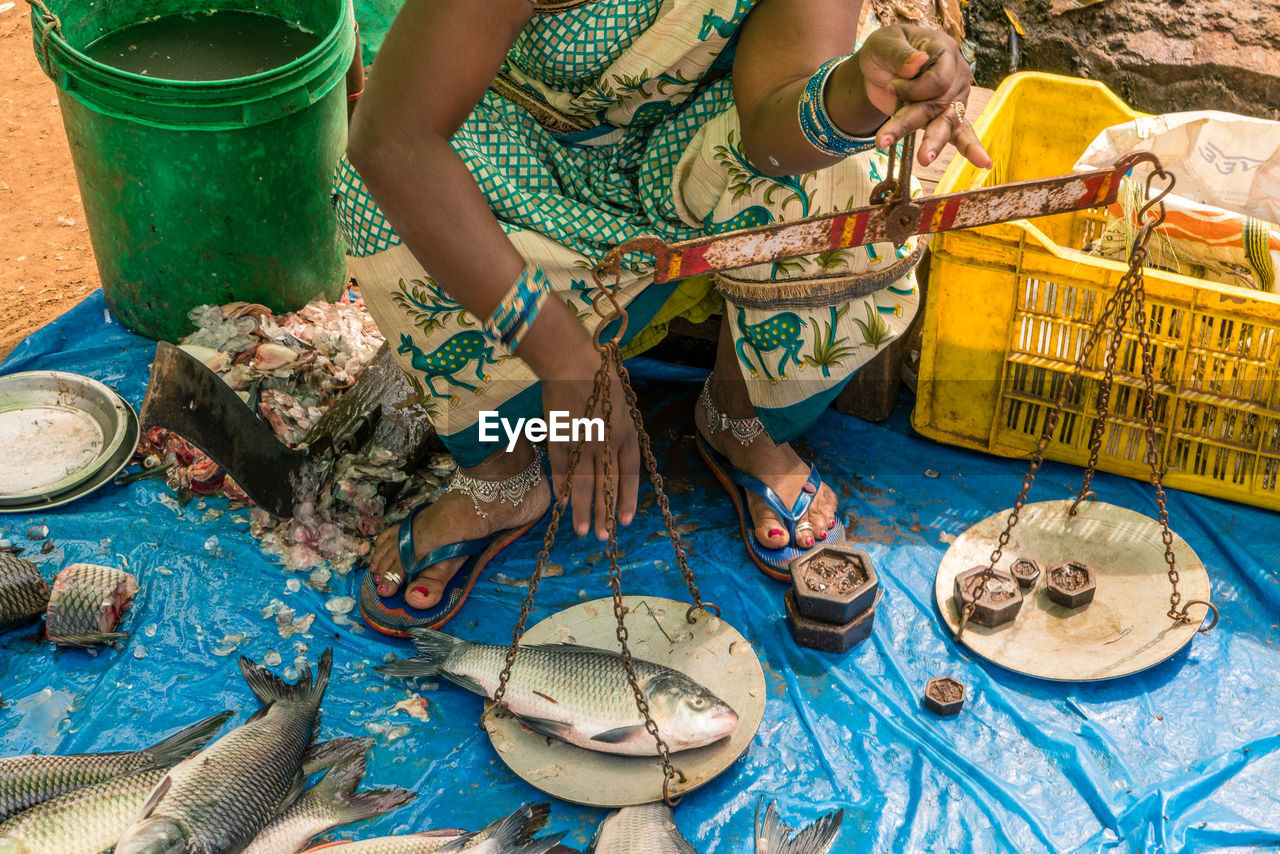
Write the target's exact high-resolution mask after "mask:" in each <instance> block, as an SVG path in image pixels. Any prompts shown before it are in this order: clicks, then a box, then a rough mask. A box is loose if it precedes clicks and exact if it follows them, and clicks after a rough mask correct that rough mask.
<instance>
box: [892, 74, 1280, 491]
mask: <svg viewBox="0 0 1280 854" xmlns="http://www.w3.org/2000/svg"><path fill="white" fill-rule="evenodd" d="M1138 115H1141V114H1140V113H1137V112H1135V111H1133V110H1132V109H1130V108H1129V107H1128V106H1127V105H1125V104H1124V103H1123V102H1122V101H1120V99H1118V98H1117V97H1116V96H1115V95H1114V94H1112V93H1111V91H1110V90H1108V89H1107V88H1106V87H1105V86H1103V85H1102V84H1100V83H1096V82H1093V81H1087V80H1079V79H1075V78H1071V77H1059V76H1056V75H1050V74H1035V73H1024V74H1015V75H1013V76H1011V77H1010V78H1008V79H1007V80H1006V81H1005V82H1004V83H1003V84H1002V85H1001V86H1000V89H999V90H998V91H997V92H996V94H995V97H994V98H993V99H992V101H991V104H990V105H989V106H988V108H987V110H986V112H985V113H984V114H983V116H982V117H981V118H980V119H979V120H978V122H977V124H976V129H977V132H978V135H979V136H980V137H981V139H982V141H983V144H984V145H985V146H986V148H987V151H989V152H990V153H991V156H992V158H993V159H994V160H995V168H993V169H992V170H990V172H984V171H983V170H979V169H976V168H974V167H973V166H972V165H971V164H969V163H968V162H967V161H965V160H964V159H963V158H961V157H957V158H956V159H955V161H954V162H953V163H952V164H951V166H950V168H949V169H948V170H947V171H946V174H945V175H943V178H942V182H941V184H940V185H939V186H938V190H937V191H938V192H939V193H951V192H956V191H959V190H967V189H976V188H978V187H984V186H990V185H994V184H1001V183H1006V182H1009V181H1022V180H1030V179H1034V178H1047V177H1052V176H1054V175H1062V174H1066V173H1068V172H1070V171H1071V167H1072V165H1073V164H1074V163H1075V161H1076V159H1077V158H1078V157H1079V155H1080V154H1081V153H1082V152H1083V151H1084V149H1085V147H1086V146H1087V145H1088V144H1089V143H1090V142H1091V141H1092V140H1093V139H1094V137H1095V136H1097V134H1098V133H1099V132H1100V131H1102V130H1103V129H1104V128H1106V127H1108V126H1110V125H1115V124H1120V123H1123V122H1126V121H1129V120H1131V119H1133V118H1134V117H1136V116H1138ZM1105 221H1106V217H1105V215H1104V214H1103V212H1102V211H1100V210H1099V211H1083V212H1078V213H1071V214H1059V215H1056V216H1050V217H1039V218H1036V219H1032V220H1019V221H1017V222H1012V223H1004V224H1001V225H994V226H987V227H984V228H977V229H970V230H967V231H954V232H948V233H945V234H940V235H937V236H936V237H935V238H934V240H933V244H932V254H933V259H932V262H931V263H930V266H929V286H928V291H927V299H926V303H925V309H924V311H925V314H924V321H923V323H924V338H923V345H922V352H921V354H920V355H921V365H920V373H919V384H918V389H917V398H916V405H915V409H914V411H913V413H912V424H913V426H914V427H915V429H916V430H917V431H919V432H920V433H921V434H923V435H925V436H928V437H930V438H932V439H935V440H937V441H940V442H945V443H947V444H952V445H960V446H962V447H966V448H972V449H976V450H982V451H988V452H990V453H993V454H998V455H1001V456H1006V457H1023V458H1029V457H1030V456H1031V454H1032V453H1034V451H1035V447H1036V444H1037V442H1038V441H1039V438H1040V433H1041V431H1042V430H1043V427H1044V419H1045V417H1046V415H1047V413H1048V412H1049V411H1050V410H1051V409H1052V407H1053V405H1054V402H1055V401H1056V399H1057V396H1058V394H1059V392H1060V390H1061V388H1062V384H1063V383H1064V382H1065V380H1066V377H1067V376H1068V375H1069V373H1070V371H1071V368H1072V366H1073V365H1074V363H1075V361H1076V358H1077V357H1078V355H1079V352H1080V348H1081V346H1082V345H1083V342H1084V340H1085V338H1086V336H1087V334H1088V332H1089V330H1090V329H1091V327H1092V326H1093V323H1094V321H1095V320H1096V318H1097V316H1098V312H1099V311H1101V309H1102V306H1103V305H1104V303H1105V302H1106V300H1107V298H1108V297H1109V296H1110V295H1111V294H1112V293H1114V291H1115V288H1116V286H1117V284H1118V283H1119V280H1120V277H1121V275H1123V273H1124V271H1125V265H1123V264H1119V263H1115V262H1113V261H1107V260H1104V259H1101V258H1096V257H1093V256H1090V255H1086V254H1085V253H1084V252H1082V251H1079V250H1080V249H1081V248H1082V247H1083V246H1085V245H1086V244H1087V243H1089V242H1090V241H1091V240H1093V239H1094V238H1095V237H1096V236H1097V235H1098V233H1099V232H1100V230H1101V227H1102V226H1103V225H1104V224H1105ZM1146 292H1147V313H1148V331H1149V334H1150V336H1151V341H1152V345H1153V350H1154V353H1155V364H1156V370H1155V379H1156V394H1157V403H1156V426H1157V430H1158V432H1159V442H1160V450H1161V453H1162V454H1163V456H1162V459H1163V460H1164V465H1165V471H1166V474H1165V477H1164V483H1165V485H1167V486H1170V487H1175V488H1178V489H1185V490H1188V491H1190V492H1198V493H1202V494H1205V495H1212V496H1216V497H1219V498H1228V499H1232V500H1235V501H1241V502H1245V503H1248V504H1255V505H1258V506H1261V507H1268V508H1272V509H1280V393H1278V387H1280V384H1277V382H1276V379H1277V373H1278V372H1280V366H1278V360H1280V297H1277V296H1276V295H1274V294H1269V293H1260V292H1257V291H1250V290H1245V289H1242V288H1236V287H1232V286H1229V285H1219V284H1215V283H1212V282H1206V281H1203V280H1200V279H1195V278H1189V277H1187V276H1179V275H1175V274H1171V273H1164V272H1159V271H1155V270H1148V271H1147V273H1146ZM1105 344H1106V340H1105V339H1103V340H1102V341H1099V342H1098V344H1097V345H1096V346H1095V347H1094V352H1093V354H1092V356H1091V363H1090V364H1089V365H1088V366H1087V368H1086V371H1085V374H1084V377H1083V379H1082V381H1081V383H1080V385H1079V387H1078V389H1077V392H1076V393H1075V395H1074V396H1073V398H1074V399H1073V400H1070V401H1068V404H1067V411H1066V412H1065V413H1064V415H1063V418H1062V419H1061V421H1060V423H1059V427H1058V429H1057V431H1056V435H1055V436H1054V437H1053V441H1052V442H1051V443H1050V444H1049V447H1048V449H1047V452H1046V456H1047V457H1048V458H1050V459H1054V460H1060V461H1063V462H1070V463H1076V464H1079V465H1084V464H1085V463H1086V462H1088V456H1089V437H1090V434H1091V432H1092V430H1093V425H1094V422H1095V421H1096V418H1097V409H1096V407H1095V402H1096V399H1097V392H1098V381H1099V378H1100V377H1101V375H1102V366H1103V357H1104V354H1105V352H1106V347H1105ZM1141 388H1142V375H1141V352H1140V350H1139V348H1138V344H1137V335H1136V330H1135V327H1134V326H1133V323H1132V318H1129V320H1128V324H1127V328H1126V330H1125V334H1124V338H1123V341H1122V344H1121V346H1120V350H1119V354H1118V357H1117V360H1116V371H1115V386H1114V389H1113V391H1112V396H1111V404H1110V412H1109V415H1108V418H1107V422H1106V427H1105V432H1104V434H1103V438H1102V451H1101V453H1100V454H1099V457H1098V467H1099V468H1100V469H1102V470H1104V471H1109V472H1114V473H1117V474H1122V475H1127V476H1129V477H1136V478H1142V479H1146V478H1148V477H1149V469H1148V468H1147V466H1146V463H1145V462H1144V459H1143V458H1144V454H1145V452H1146V444H1145V434H1144V432H1143V420H1142V408H1141V400H1142V397H1141Z"/></svg>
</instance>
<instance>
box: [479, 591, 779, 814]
mask: <svg viewBox="0 0 1280 854" xmlns="http://www.w3.org/2000/svg"><path fill="white" fill-rule="evenodd" d="M622 599H623V602H624V603H625V605H626V607H627V609H628V610H627V618H626V620H627V631H628V632H629V637H628V640H627V643H628V646H629V647H630V649H631V654H632V655H633V656H634V657H636V658H641V659H645V660H646V661H651V662H653V663H655V664H662V665H665V666H667V667H670V668H672V669H673V670H678V671H680V672H681V673H684V674H685V675H687V676H689V677H690V678H691V679H694V680H695V681H697V682H699V683H701V684H702V685H704V686H706V687H707V688H708V689H709V690H710V691H711V692H712V693H714V694H715V695H716V696H717V697H719V698H720V699H722V700H724V701H725V702H726V703H728V704H729V705H730V706H732V707H733V709H734V711H736V712H737V713H738V728H737V729H736V730H735V731H734V733H733V735H731V736H730V737H729V738H726V739H721V740H720V741H718V742H716V743H715V744H710V745H707V746H706V747H699V748H696V749H694V750H682V751H680V752H679V753H673V754H671V764H672V765H674V766H675V767H676V768H677V769H679V770H680V771H682V772H683V773H684V775H685V776H686V777H687V778H688V781H687V782H685V783H683V784H680V785H678V786H677V787H675V793H684V792H689V791H692V790H693V789H696V788H698V787H699V786H701V785H703V784H704V783H706V782H707V781H709V780H711V779H713V778H714V777H715V776H716V775H718V774H719V773H720V772H721V771H723V770H725V769H726V768H728V767H729V766H730V765H732V764H733V763H734V761H735V760H737V758H738V757H739V756H741V755H742V753H743V751H745V750H746V749H747V745H749V744H750V743H751V739H752V738H754V737H755V734H756V730H757V729H758V728H759V726H760V721H761V720H762V719H763V718H764V700H765V683H764V671H763V670H762V669H761V668H760V659H759V658H758V657H757V656H756V652H755V650H754V649H753V648H752V647H751V644H750V643H748V642H747V641H746V640H745V639H744V638H743V637H742V635H740V634H739V633H738V632H737V631H735V630H734V628H733V627H732V626H730V625H729V624H728V623H726V622H724V621H723V620H721V619H719V618H717V617H713V616H711V615H710V614H706V613H704V612H702V611H699V612H697V614H696V618H697V622H696V623H694V624H693V625H690V624H689V623H687V622H685V612H686V611H687V610H688V608H689V604H688V603H687V602H676V601H674V600H672V599H662V598H658V597H653V596H624V597H622ZM617 628H618V623H617V619H616V618H615V617H614V615H613V600H612V599H596V600H595V601H592V602H583V603H582V604H581V605H575V606H574V607H572V608H568V609H566V610H564V611H561V612H559V613H558V614H553V615H552V616H550V617H548V618H547V619H545V620H543V621H542V622H540V623H538V624H537V625H536V626H534V627H533V628H531V629H529V630H528V631H527V632H525V635H524V641H523V643H526V644H538V643H565V642H569V639H570V638H572V642H573V643H577V644H580V645H582V646H594V647H599V648H601V649H617V648H618V639H617V635H616V634H615V633H616V632H617ZM664 632H665V636H664ZM668 637H670V638H671V640H668V639H667V638H668ZM673 641H674V642H673ZM627 690H628V691H630V690H631V689H630V688H629V687H628V689H627ZM485 705H486V708H487V707H488V706H490V705H492V704H491V703H486V704H485ZM485 729H486V730H488V732H489V738H490V739H491V740H492V742H493V746H494V749H495V750H497V752H498V756H499V757H501V759H502V761H503V762H505V763H506V764H507V766H508V767H510V768H511V770H512V771H514V772H515V773H516V774H518V775H519V776H520V777H521V778H522V779H523V780H524V781H525V782H527V783H529V784H530V785H531V786H533V787H535V788H537V789H541V790H542V791H544V792H546V793H547V794H548V795H552V796H554V797H557V798H560V799H561V800H565V801H570V802H572V803H575V804H585V805H587V806H596V807H625V806H633V805H635V804H647V803H652V802H654V801H660V800H662V782H663V777H662V764H661V759H660V758H659V757H657V756H616V755H613V754H609V753H599V752H596V751H594V750H586V749H584V748H581V747H577V746H576V745H572V744H567V743H565V742H563V741H557V740H556V739H552V738H547V737H546V736H542V735H537V734H536V733H532V732H529V731H528V730H526V729H524V728H523V727H522V726H520V724H519V723H517V722H516V721H515V720H514V719H513V718H512V717H511V716H510V715H508V714H506V713H505V712H495V713H494V714H491V715H489V716H488V718H486V719H485ZM677 779H678V778H677Z"/></svg>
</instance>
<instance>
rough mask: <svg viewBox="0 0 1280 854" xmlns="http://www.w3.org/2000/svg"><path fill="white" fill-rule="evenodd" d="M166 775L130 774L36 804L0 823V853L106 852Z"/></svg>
mask: <svg viewBox="0 0 1280 854" xmlns="http://www.w3.org/2000/svg"><path fill="white" fill-rule="evenodd" d="M168 773H169V769H167V768H156V769H154V770H150V771H135V772H134V773H132V774H126V775H124V776H123V777H116V778H114V779H111V780H105V781H103V782H101V783H95V784H94V785H92V786H86V787H85V788H83V789H76V790H75V791H73V792H67V793H66V794H65V795H59V796H58V797H56V798H52V799H50V800H47V801H45V802H43V803H41V804H37V805H36V806H34V807H32V808H31V809H29V810H26V811H24V812H21V813H19V814H18V815H16V816H14V817H13V818H11V819H9V820H8V821H6V822H5V823H4V824H0V854H45V852H52V851H56V852H58V854H101V852H103V851H108V850H110V848H111V846H112V845H115V844H116V840H117V839H119V838H120V834H122V833H124V831H125V829H126V828H127V827H128V826H129V825H130V824H132V823H133V819H134V817H135V816H136V815H137V814H138V810H139V808H141V807H142V805H143V804H145V803H146V802H147V797H148V796H149V795H150V794H151V791H152V789H154V788H155V787H156V785H157V784H158V783H159V782H160V781H161V780H163V779H164V778H165V775H166V774H168Z"/></svg>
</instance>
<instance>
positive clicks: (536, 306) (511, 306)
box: [481, 267, 551, 352]
mask: <svg viewBox="0 0 1280 854" xmlns="http://www.w3.org/2000/svg"><path fill="white" fill-rule="evenodd" d="M550 295H551V281H550V280H549V279H548V278H547V275H546V273H543V272H542V271H541V270H539V269H537V268H531V267H525V268H524V269H523V270H521V271H520V276H519V278H517V279H516V280H515V283H514V284H512V285H511V288H510V289H509V290H508V291H507V292H506V294H505V295H504V296H503V297H502V301H501V302H500V303H498V307H497V308H496V309H494V311H493V314H491V315H490V316H489V319H488V320H486V321H485V322H484V323H483V324H481V329H482V331H483V332H484V335H485V337H486V338H488V339H489V340H490V341H493V342H494V343H495V344H501V345H502V346H503V347H506V348H507V349H508V350H509V351H512V352H514V351H515V349H516V348H517V347H519V346H520V342H521V341H522V340H524V336H525V334H526V333H528V331H529V327H531V326H532V325H533V321H534V320H536V319H537V317H538V312H540V311H542V306H543V305H545V304H546V301H547V298H548V297H549V296H550Z"/></svg>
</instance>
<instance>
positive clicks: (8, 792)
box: [0, 712, 231, 821]
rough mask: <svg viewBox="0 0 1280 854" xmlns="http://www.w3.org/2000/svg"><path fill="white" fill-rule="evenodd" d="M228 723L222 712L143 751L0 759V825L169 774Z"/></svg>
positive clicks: (228, 715) (228, 713) (229, 715)
mask: <svg viewBox="0 0 1280 854" xmlns="http://www.w3.org/2000/svg"><path fill="white" fill-rule="evenodd" d="M229 717H231V712H222V713H221V714H217V715H214V716H213V717H211V718H205V719H204V720H202V721H200V722H199V723H196V724H192V725H191V726H189V727H187V728H186V729H184V730H183V731H182V732H180V733H177V734H176V735H173V736H170V737H169V738H166V739H165V740H164V741H162V742H160V743H159V744H156V745H153V746H151V747H149V748H147V749H146V750H133V751H129V752H125V753H79V754H74V755H70V756H13V757H10V758H8V759H0V821H4V820H6V819H8V818H9V817H10V816H13V815H16V814H17V813H19V812H21V811H22V810H25V809H28V808H29V807H32V806H35V805H36V804H38V803H40V802H42V801H47V800H49V799H50V798H56V797H57V796H59V795H62V794H65V793H66V792H70V791H73V790H75V789H81V788H84V787H85V786H91V785H93V784H94V783H101V782H102V781H104V780H111V779H114V778H116V777H121V776H124V775H125V774H131V773H133V772H135V771H142V770H145V769H151V768H168V767H170V766H172V765H177V764H178V763H179V762H181V761H182V760H183V759H185V758H186V757H188V756H190V755H191V754H192V753H195V752H196V751H197V750H199V749H200V748H202V747H204V746H205V745H206V744H207V743H208V742H209V739H211V738H213V734H214V733H215V732H216V731H217V730H218V728H219V727H220V726H222V725H223V724H224V723H226V722H227V719H228V718H229Z"/></svg>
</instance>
